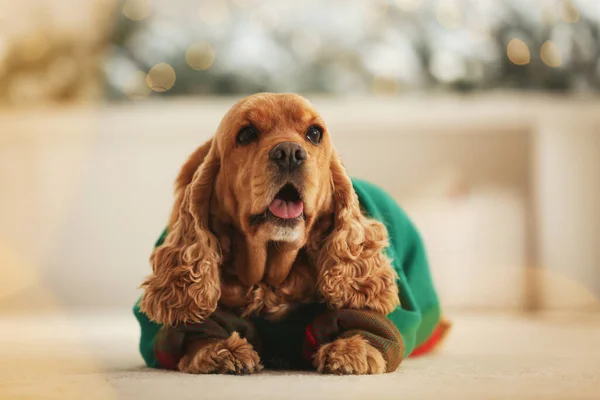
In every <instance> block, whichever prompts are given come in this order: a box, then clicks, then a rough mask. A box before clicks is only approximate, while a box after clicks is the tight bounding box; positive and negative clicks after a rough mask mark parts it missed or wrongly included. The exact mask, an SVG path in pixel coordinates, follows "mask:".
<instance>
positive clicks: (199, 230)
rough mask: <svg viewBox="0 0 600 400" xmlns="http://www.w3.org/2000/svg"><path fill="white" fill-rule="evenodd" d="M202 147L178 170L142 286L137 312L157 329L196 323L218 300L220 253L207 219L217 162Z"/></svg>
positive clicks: (209, 152) (211, 150)
mask: <svg viewBox="0 0 600 400" xmlns="http://www.w3.org/2000/svg"><path fill="white" fill-rule="evenodd" d="M207 145H208V144H207ZM207 145H205V146H202V147H201V148H200V149H198V150H197V151H196V152H195V153H194V154H193V155H192V156H191V157H190V159H189V160H188V162H187V163H186V164H185V165H184V167H183V168H182V171H181V173H180V177H179V178H178V181H177V185H178V198H177V200H176V201H175V206H174V210H173V213H172V216H171V222H170V225H169V232H168V234H167V237H166V239H165V242H164V243H163V244H162V245H161V246H159V247H157V248H156V249H155V250H154V252H153V253H152V256H151V257H150V262H151V264H152V275H150V276H149V277H148V278H147V279H146V281H145V282H144V283H143V284H142V287H143V288H144V294H143V296H142V301H141V304H140V308H141V310H142V311H143V312H144V313H146V314H147V315H148V316H149V317H150V319H152V320H153V321H156V322H159V323H162V324H167V325H174V324H177V323H189V322H200V321H202V320H203V319H204V318H206V317H207V316H208V315H210V314H211V313H212V312H213V311H214V310H215V308H216V307H217V302H218V301H219V298H220V296H221V287H220V278H219V269H218V267H219V265H220V263H221V252H220V249H219V243H218V241H217V239H216V237H215V236H214V235H213V234H212V233H211V232H210V230H209V218H208V217H209V210H210V207H209V203H210V197H211V194H212V192H213V186H214V181H215V177H216V174H217V171H218V169H219V159H218V157H217V152H216V150H215V149H214V146H213V147H211V148H210V150H209V149H208V147H207ZM202 153H204V154H205V157H201V156H202V155H204V154H202ZM199 157H200V158H204V160H200V159H199ZM194 162H201V164H200V166H199V167H198V168H197V169H196V171H195V173H194V174H193V177H192V178H191V183H189V184H187V186H183V184H184V183H185V182H181V180H185V179H190V178H189V177H188V178H185V176H184V175H186V174H187V175H189V170H190V169H191V168H192V167H193V164H194ZM182 176H184V177H183V178H182Z"/></svg>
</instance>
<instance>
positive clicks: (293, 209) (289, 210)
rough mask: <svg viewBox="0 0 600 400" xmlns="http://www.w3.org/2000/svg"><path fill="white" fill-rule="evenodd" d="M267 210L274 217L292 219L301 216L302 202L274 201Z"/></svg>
mask: <svg viewBox="0 0 600 400" xmlns="http://www.w3.org/2000/svg"><path fill="white" fill-rule="evenodd" d="M269 210H270V211H271V212H272V213H273V215H274V216H276V217H278V218H283V219H294V218H298V217H299V216H300V215H302V211H304V203H303V202H302V201H285V200H281V199H275V200H273V201H272V202H271V204H270V205H269Z"/></svg>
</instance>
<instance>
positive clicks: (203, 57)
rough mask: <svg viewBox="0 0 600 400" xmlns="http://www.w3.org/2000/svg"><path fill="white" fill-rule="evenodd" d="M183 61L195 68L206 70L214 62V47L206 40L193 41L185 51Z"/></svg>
mask: <svg viewBox="0 0 600 400" xmlns="http://www.w3.org/2000/svg"><path fill="white" fill-rule="evenodd" d="M185 61H186V62H187V64H188V65H189V66H190V67H191V68H193V69H195V70H199V71H200V70H206V69H209V68H210V67H211V65H213V63H214V62H215V49H214V48H213V47H212V46H211V44H210V43H208V42H199V43H194V44H193V45H191V46H190V47H188V49H187V50H186V52H185Z"/></svg>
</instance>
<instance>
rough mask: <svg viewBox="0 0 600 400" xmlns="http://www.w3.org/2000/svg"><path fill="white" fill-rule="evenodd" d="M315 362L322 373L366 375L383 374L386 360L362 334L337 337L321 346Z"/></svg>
mask: <svg viewBox="0 0 600 400" xmlns="http://www.w3.org/2000/svg"><path fill="white" fill-rule="evenodd" d="M313 364H314V366H315V368H316V369H317V371H319V372H320V373H322V374H335V375H366V374H383V373H384V372H385V360H384V359H383V356H382V355H381V353H380V352H379V350H377V349H376V348H374V347H373V346H371V345H370V344H369V342H367V341H366V340H365V339H363V338H362V337H361V336H360V335H356V336H352V337H349V338H343V339H337V340H336V341H334V342H331V343H327V344H325V345H323V346H321V347H320V348H319V350H318V351H317V353H316V354H315V357H314V360H313Z"/></svg>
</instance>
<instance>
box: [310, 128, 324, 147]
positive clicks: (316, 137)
mask: <svg viewBox="0 0 600 400" xmlns="http://www.w3.org/2000/svg"><path fill="white" fill-rule="evenodd" d="M306 138H307V139H308V140H310V141H311V142H313V143H314V144H319V143H321V139H322V138H323V131H322V130H321V128H319V127H318V126H316V125H311V126H309V127H308V130H307V131H306Z"/></svg>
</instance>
